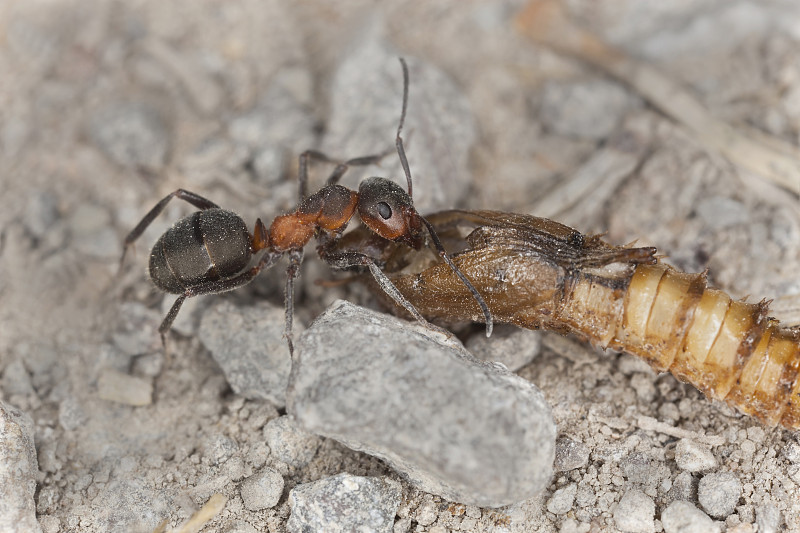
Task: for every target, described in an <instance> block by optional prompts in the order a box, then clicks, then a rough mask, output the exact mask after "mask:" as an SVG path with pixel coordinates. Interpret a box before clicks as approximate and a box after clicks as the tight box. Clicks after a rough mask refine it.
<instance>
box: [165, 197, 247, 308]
mask: <svg viewBox="0 0 800 533" xmlns="http://www.w3.org/2000/svg"><path fill="white" fill-rule="evenodd" d="M250 241H251V237H250V234H249V233H248V231H247V226H245V223H244V220H242V219H241V217H239V215H237V214H236V213H234V212H232V211H226V210H224V209H219V208H214V209H206V210H203V211H196V212H194V213H192V214H191V215H188V216H186V217H184V218H182V219H180V220H179V221H178V222H176V223H175V225H173V226H172V227H171V228H170V229H168V230H167V231H166V233H164V234H163V235H162V236H161V237H160V238H159V239H158V241H157V242H156V243H155V245H154V246H153V250H152V252H151V253H150V266H149V271H150V278H151V279H152V280H153V283H154V284H155V285H156V287H158V288H159V289H161V290H163V291H165V292H169V293H172V294H181V293H183V292H184V291H185V290H186V289H188V288H191V287H193V286H195V285H197V284H199V283H205V282H213V281H218V280H220V279H224V278H229V277H231V276H233V275H235V274H238V273H239V272H241V271H242V269H244V268H245V267H246V266H247V264H248V263H249V262H250V259H251V257H252V253H251V248H250Z"/></svg>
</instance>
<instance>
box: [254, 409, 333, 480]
mask: <svg viewBox="0 0 800 533" xmlns="http://www.w3.org/2000/svg"><path fill="white" fill-rule="evenodd" d="M264 439H265V440H266V441H267V444H269V447H270V450H271V451H272V453H273V454H274V455H275V456H276V457H277V458H278V459H279V460H281V461H283V462H284V463H286V464H287V465H290V466H294V467H300V466H303V465H305V464H308V462H309V461H311V459H313V458H314V455H315V454H316V453H317V449H319V446H320V444H321V443H322V439H320V438H319V437H317V436H316V435H313V434H311V433H309V432H307V431H304V430H303V429H302V428H300V427H298V426H297V424H296V423H295V420H294V418H292V417H291V416H281V417H278V418H274V419H272V420H270V421H269V422H267V425H266V426H264Z"/></svg>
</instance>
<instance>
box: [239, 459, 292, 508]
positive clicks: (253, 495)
mask: <svg viewBox="0 0 800 533" xmlns="http://www.w3.org/2000/svg"><path fill="white" fill-rule="evenodd" d="M283 484H284V481H283V476H281V475H280V474H279V473H278V472H277V471H275V470H273V469H272V468H265V469H263V470H261V471H260V472H258V473H257V474H254V475H252V476H250V477H249V478H247V479H245V480H244V482H243V483H242V486H241V488H240V491H241V495H242V501H243V502H244V506H245V507H246V508H247V509H249V510H250V511H260V510H261V509H270V508H272V507H275V506H276V505H278V501H280V499H281V496H282V495H283Z"/></svg>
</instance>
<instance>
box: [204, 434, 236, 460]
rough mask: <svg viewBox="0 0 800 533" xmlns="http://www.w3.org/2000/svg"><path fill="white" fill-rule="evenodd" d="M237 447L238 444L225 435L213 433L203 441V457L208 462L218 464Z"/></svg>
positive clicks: (234, 451) (232, 453) (227, 457)
mask: <svg viewBox="0 0 800 533" xmlns="http://www.w3.org/2000/svg"><path fill="white" fill-rule="evenodd" d="M238 449H239V445H238V444H236V442H235V441H234V440H233V439H231V438H230V437H228V436H226V435H222V434H220V433H215V434H212V435H211V436H209V438H208V439H206V440H205V441H204V442H203V446H202V450H203V459H204V461H207V462H208V464H211V465H218V464H222V463H224V462H226V461H227V460H228V459H230V458H231V457H232V456H233V455H234V454H235V453H236V452H237V450H238Z"/></svg>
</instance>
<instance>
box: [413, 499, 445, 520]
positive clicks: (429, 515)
mask: <svg viewBox="0 0 800 533" xmlns="http://www.w3.org/2000/svg"><path fill="white" fill-rule="evenodd" d="M414 516H415V518H416V521H417V523H418V524H419V525H421V526H429V525H431V524H433V523H434V522H436V519H437V518H438V517H439V512H438V511H437V510H436V504H435V503H434V502H432V501H430V500H428V501H426V502H425V503H423V504H422V505H420V506H419V507H418V508H417V511H416V514H415V515H414Z"/></svg>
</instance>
